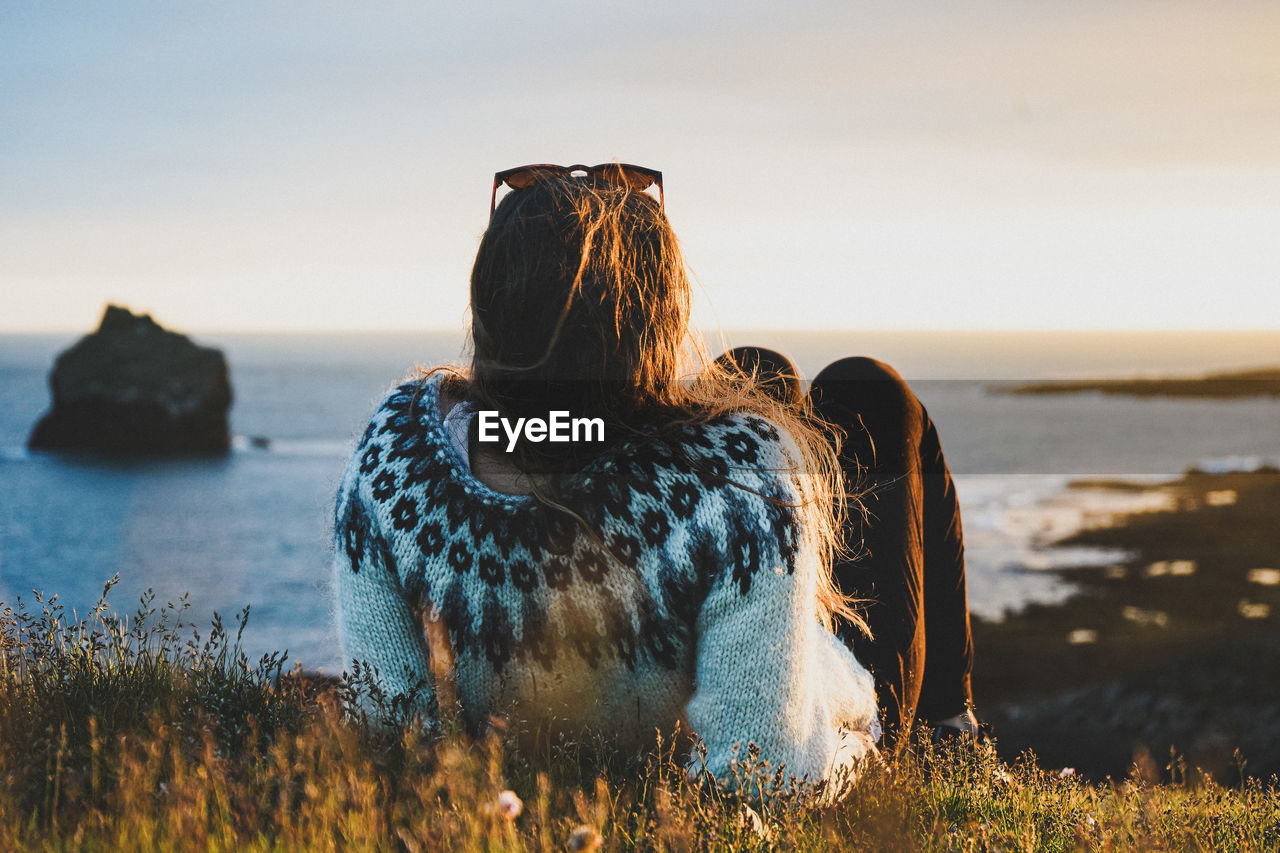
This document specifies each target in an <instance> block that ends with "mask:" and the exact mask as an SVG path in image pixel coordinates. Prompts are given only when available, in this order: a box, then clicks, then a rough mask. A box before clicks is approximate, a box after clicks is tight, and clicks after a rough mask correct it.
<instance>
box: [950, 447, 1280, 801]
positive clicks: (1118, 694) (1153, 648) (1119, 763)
mask: <svg viewBox="0 0 1280 853" xmlns="http://www.w3.org/2000/svg"><path fill="white" fill-rule="evenodd" d="M1079 485H1083V486H1085V487H1087V488H1093V489H1096V488H1105V487H1111V488H1115V489H1119V490H1125V491H1129V492H1133V491H1137V492H1140V493H1145V494H1150V495H1158V496H1160V497H1161V498H1162V501H1153V504H1156V503H1161V502H1163V503H1164V504H1165V508H1163V509H1151V510H1148V511H1141V512H1130V513H1124V514H1121V515H1119V516H1116V517H1115V518H1114V519H1112V520H1111V522H1110V523H1108V524H1106V525H1102V526H1097V527H1091V528H1086V529H1084V530H1080V531H1078V532H1076V533H1074V534H1072V535H1069V536H1067V537H1065V538H1063V539H1061V540H1059V541H1058V542H1057V543H1055V547H1057V548H1064V549H1065V548H1075V547H1088V548H1104V549H1108V550H1111V549H1114V550H1115V551H1117V552H1120V553H1123V554H1124V555H1125V556H1124V558H1123V559H1121V560H1118V561H1116V562H1115V563H1112V564H1111V565H1105V566H1099V565H1086V566H1068V567H1063V568H1055V569H1051V570H1049V571H1050V572H1051V573H1052V574H1053V575H1055V576H1056V577H1058V578H1060V579H1062V580H1063V581H1066V582H1068V583H1070V584H1072V585H1073V586H1074V587H1075V589H1076V591H1075V593H1074V594H1072V595H1071V596H1070V597H1069V598H1067V599H1066V600H1065V601H1063V602H1062V603H1060V604H1035V605H1031V606H1029V607H1027V608H1026V609H1024V610H1023V611H1021V612H1019V613H1017V614H1011V615H1007V616H1006V617H1005V618H1004V619H1003V620H1001V621H999V622H996V621H988V620H983V619H979V618H975V620H974V625H973V632H974V645H975V649H976V658H975V670H974V694H975V696H976V698H977V701H978V708H979V712H980V714H981V715H982V716H983V717H984V718H986V719H988V720H990V721H991V722H992V723H993V724H994V726H995V731H996V734H997V736H998V738H999V748H1000V751H1001V753H1002V754H1004V755H1006V757H1009V758H1013V757H1016V756H1017V755H1018V754H1019V753H1021V752H1022V751H1024V750H1026V749H1032V750H1034V751H1035V753H1036V755H1037V756H1038V758H1039V760H1040V762H1041V763H1042V764H1043V765H1045V766H1057V767H1061V766H1064V765H1065V766H1071V767H1075V768H1076V769H1077V770H1078V771H1079V772H1081V773H1082V774H1085V775H1087V776H1090V777H1093V778H1102V777H1104V776H1107V775H1110V776H1112V777H1113V778H1121V777H1123V776H1125V775H1126V774H1127V773H1128V770H1129V768H1130V767H1131V766H1132V764H1133V763H1134V762H1135V759H1136V760H1139V761H1140V762H1141V761H1147V760H1152V759H1149V758H1148V759H1143V758H1142V756H1143V755H1144V754H1145V755H1147V756H1154V757H1155V758H1154V759H1153V760H1154V761H1155V762H1157V763H1158V764H1160V765H1161V766H1163V765H1164V764H1165V763H1167V757H1168V756H1169V754H1170V748H1173V749H1175V750H1177V752H1178V753H1179V754H1181V755H1185V756H1186V758H1187V761H1188V763H1190V764H1196V765H1199V766H1201V767H1204V768H1205V769H1207V770H1209V771H1210V772H1212V773H1213V774H1214V775H1215V777H1217V778H1218V779H1219V781H1222V782H1233V781H1238V780H1239V770H1238V768H1237V758H1236V749H1237V748H1238V749H1239V751H1240V755H1241V757H1242V758H1243V759H1244V760H1245V761H1246V762H1247V764H1246V765H1245V768H1244V772H1245V773H1246V774H1247V775H1251V776H1261V777H1264V778H1265V777H1266V776H1268V775H1270V774H1273V773H1278V772H1280V684H1277V683H1275V679H1274V678H1273V677H1272V675H1273V674H1274V673H1275V672H1280V524H1277V521H1276V520H1277V519H1280V472H1277V471H1275V470H1274V469H1262V470H1259V471H1255V472H1250V473H1215V474H1206V473H1201V472H1189V473H1188V474H1186V475H1185V476H1183V477H1181V478H1179V479H1176V480H1172V481H1167V482H1163V483H1158V484H1141V483H1131V482H1127V481H1104V482H1097V481H1094V482H1089V483H1087V484H1079Z"/></svg>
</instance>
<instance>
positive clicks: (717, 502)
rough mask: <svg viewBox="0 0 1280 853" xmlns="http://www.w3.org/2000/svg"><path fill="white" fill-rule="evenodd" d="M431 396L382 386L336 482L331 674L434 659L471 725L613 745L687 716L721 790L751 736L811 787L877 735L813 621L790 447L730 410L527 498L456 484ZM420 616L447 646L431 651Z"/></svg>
mask: <svg viewBox="0 0 1280 853" xmlns="http://www.w3.org/2000/svg"><path fill="white" fill-rule="evenodd" d="M444 381H445V380H444V377H443V376H442V375H441V374H436V375H434V376H432V377H430V378H429V379H425V380H420V381H417V382H411V383H407V384H405V385H402V386H400V387H399V388H397V389H395V391H393V392H392V393H391V394H390V395H389V396H388V397H387V398H386V400H385V401H384V403H383V404H382V406H381V407H380V409H379V410H378V412H377V413H376V414H375V416H374V418H373V420H372V422H371V423H370V425H369V428H368V430H367V431H366V432H365V435H364V438H363V440H362V441H361V443H360V446H359V447H358V448H357V451H356V453H355V454H354V456H353V458H352V462H351V465H350V466H349V468H348V470H347V473H346V476H345V477H344V481H343V485H342V489H341V492H340V494H339V501H338V509H337V517H336V534H337V541H338V566H337V571H336V577H337V591H338V605H339V616H340V619H339V622H340V632H341V635H342V638H343V644H344V649H345V652H346V655H347V658H348V660H351V661H365V662H367V663H369V664H371V665H373V666H375V667H376V668H377V669H378V672H379V681H380V684H381V685H382V686H383V689H385V690H387V691H388V692H389V693H392V694H395V693H403V692H408V690H409V688H410V686H411V685H413V684H414V683H415V682H423V683H427V684H430V683H431V682H432V675H431V672H432V669H431V666H430V662H431V656H432V655H435V656H437V658H439V657H440V656H444V655H449V656H451V658H452V670H451V673H452V679H453V681H454V684H455V685H456V689H457V695H458V699H459V701H460V704H461V710H462V713H463V716H464V719H465V720H466V721H467V722H468V724H469V725H471V726H473V727H479V726H481V725H483V724H484V722H485V721H486V720H487V719H488V717H489V716H490V715H493V714H498V715H501V716H504V717H506V718H508V719H509V720H511V721H512V722H513V724H514V726H515V727H516V729H517V730H520V731H524V732H534V733H549V734H552V735H555V734H561V733H563V734H570V735H577V734H583V733H587V732H597V733H602V734H605V735H606V736H607V737H608V738H609V739H610V740H611V741H613V742H614V743H616V744H617V746H618V747H619V748H620V749H628V750H629V749H633V748H637V747H641V746H644V745H646V744H648V743H651V742H652V739H653V733H654V729H655V728H658V729H662V730H670V729H671V728H672V727H673V726H674V725H675V724H676V723H677V722H678V721H683V722H685V723H687V724H688V725H689V726H690V727H692V729H693V730H694V732H695V733H696V734H698V735H699V736H700V737H701V738H702V739H703V740H704V742H705V745H706V747H707V757H706V762H707V767H708V769H709V770H711V771H712V772H713V773H716V774H717V775H720V774H723V773H725V772H726V771H727V770H728V766H729V761H730V760H731V759H732V757H733V756H734V754H735V750H736V749H737V748H739V747H740V748H741V749H745V747H746V744H747V742H754V743H756V744H757V745H758V746H759V747H760V748H761V751H762V754H763V755H764V757H765V758H766V759H768V760H770V761H772V762H773V763H774V764H775V765H776V764H778V763H786V764H787V765H788V768H789V771H790V772H791V773H794V774H796V775H798V776H808V777H809V778H811V779H818V778H825V777H826V776H828V775H829V774H830V773H831V772H832V770H833V769H836V768H839V767H840V766H845V765H847V764H848V763H849V762H850V760H851V759H852V758H855V757H857V754H858V753H859V752H860V751H861V749H862V748H863V747H864V745H865V739H863V738H859V737H856V736H854V737H852V738H850V736H849V735H848V732H865V731H866V730H867V729H869V728H870V727H872V725H873V724H874V720H875V713H876V712H875V700H874V692H873V687H872V683H871V679H870V676H869V675H868V674H867V673H866V671H865V670H863V669H862V667H861V666H859V665H858V664H857V662H856V661H855V660H854V659H853V657H852V655H851V654H850V653H849V652H848V651H847V649H845V647H844V646H843V645H841V644H840V643H839V642H838V641H836V640H835V638H834V637H833V636H832V635H831V633H830V632H829V631H828V630H827V629H825V628H824V627H823V626H822V624H821V623H820V621H819V618H818V617H819V614H818V606H819V604H818V594H817V585H818V581H819V577H820V574H821V562H820V561H821V553H820V549H819V548H818V547H817V545H816V542H815V537H814V536H813V535H811V534H812V530H811V525H810V523H809V520H808V515H809V511H808V509H807V504H806V501H805V500H804V495H803V494H802V492H803V489H802V487H801V481H800V478H801V477H802V476H803V473H802V471H801V470H800V469H799V468H798V461H797V458H798V457H797V455H796V454H795V453H794V452H793V450H794V448H793V446H792V445H791V443H790V441H789V439H788V437H787V435H786V434H785V433H783V432H782V431H780V430H779V429H778V428H777V427H776V426H775V425H774V424H772V423H771V422H769V421H768V420H765V419H763V418H759V417H755V416H751V415H745V414H736V415H727V416H722V417H720V418H715V419H712V420H711V421H709V422H706V423H701V424H697V423H695V424H691V425H689V426H685V427H683V428H682V429H680V430H679V431H677V432H671V431H666V432H665V433H664V435H665V436H666V437H658V436H657V435H650V436H644V435H638V436H637V437H636V438H634V439H631V440H627V441H623V442H621V443H618V444H616V445H615V446H613V447H612V448H611V449H610V450H608V451H606V452H605V453H604V454H602V455H601V456H599V457H597V458H596V459H595V460H594V461H592V462H590V463H588V464H587V465H586V466H585V467H583V468H582V469H581V470H579V471H577V472H576V473H573V474H570V475H567V476H565V477H562V478H559V479H558V482H557V485H556V488H555V489H554V492H553V494H552V495H551V498H552V500H551V501H543V500H539V499H537V498H535V497H533V496H529V495H510V494H503V493H500V492H497V491H495V490H493V489H491V488H489V487H488V486H486V485H485V484H484V483H482V482H481V481H480V480H478V479H476V477H474V476H472V474H471V473H470V470H469V467H468V465H467V463H466V460H465V459H464V458H462V457H461V456H460V455H459V452H458V450H457V449H455V446H454V444H453V442H452V441H451V439H450V436H449V434H448V431H447V429H446V427H445V426H444V424H443V413H442V411H441V408H440V402H441V400H440V397H441V386H442V383H443V382H444ZM552 504H554V505H552ZM432 619H438V620H439V623H440V624H441V625H442V626H443V627H444V629H445V631H444V632H442V633H443V635H445V636H447V638H448V648H447V649H446V648H442V647H441V644H440V643H438V642H437V643H429V642H428V641H427V639H426V638H427V636H428V635H430V634H431V632H430V631H429V630H428V623H429V622H430V620H432ZM429 646H430V648H429ZM437 662H439V661H438V660H437ZM434 703H435V697H434V693H433V692H432V691H431V690H430V689H428V691H427V692H426V693H423V694H421V701H420V703H419V706H418V709H419V710H420V711H421V712H422V713H423V714H424V716H426V717H427V718H428V719H437V718H438V709H437V708H436V707H435V704H434Z"/></svg>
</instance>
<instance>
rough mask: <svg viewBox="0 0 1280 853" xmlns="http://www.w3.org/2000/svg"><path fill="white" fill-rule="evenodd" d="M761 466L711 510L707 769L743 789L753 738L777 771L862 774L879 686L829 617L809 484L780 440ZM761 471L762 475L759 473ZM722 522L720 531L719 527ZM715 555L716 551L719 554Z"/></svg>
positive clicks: (700, 697)
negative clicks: (824, 610) (824, 614)
mask: <svg viewBox="0 0 1280 853" xmlns="http://www.w3.org/2000/svg"><path fill="white" fill-rule="evenodd" d="M761 452H762V454H763V455H764V456H766V457H767V458H764V459H762V460H761V463H762V469H761V470H759V471H757V472H755V474H754V475H752V476H750V477H746V478H744V477H739V476H734V479H735V480H737V481H738V482H743V480H744V479H749V480H751V481H752V482H748V483H745V485H750V486H753V488H754V489H755V490H756V491H761V492H764V494H768V495H770V496H771V497H773V498H774V500H770V499H768V498H765V497H763V496H761V495H759V494H755V493H753V491H749V490H747V489H739V488H736V487H733V486H729V487H727V488H726V489H725V490H723V491H724V500H723V504H722V506H721V507H720V509H719V510H717V511H716V512H715V514H714V515H712V516H711V517H710V518H707V519H705V522H706V523H707V525H708V528H709V529H711V532H713V533H716V534H718V533H719V532H720V530H719V529H722V530H723V531H724V534H723V535H722V536H720V535H715V536H712V537H711V539H712V541H716V540H718V541H719V542H721V543H723V544H722V547H721V548H717V549H714V550H713V551H712V555H714V559H715V560H716V561H717V562H718V563H719V566H718V567H717V569H718V570H717V571H715V572H714V573H712V576H713V578H714V580H713V582H712V584H711V586H710V588H709V590H708V593H707V596H706V598H705V600H704V602H703V605H702V608H701V610H700V612H699V614H698V617H697V620H696V631H697V636H698V640H697V650H696V656H695V687H694V693H693V695H692V697H691V699H690V701H689V703H688V706H687V708H686V716H687V718H688V721H689V725H690V727H691V728H692V729H693V730H694V732H696V733H697V734H698V735H699V736H700V737H701V739H702V743H703V746H704V747H705V749H706V754H705V757H702V756H695V759H694V762H693V764H692V765H691V767H690V771H691V772H698V771H701V770H702V769H703V767H704V761H705V769H706V771H707V772H709V773H711V774H712V775H714V776H715V777H716V778H717V779H718V780H719V781H720V782H721V783H723V784H727V785H730V786H734V785H735V784H736V783H737V782H738V781H740V780H737V779H735V778H734V765H733V761H734V759H735V758H737V759H738V761H740V762H741V761H744V760H745V759H746V757H747V751H748V745H749V744H755V746H757V747H758V748H759V750H760V757H761V758H762V759H763V760H765V761H768V762H769V764H770V766H771V768H772V769H773V770H776V769H777V768H778V766H779V765H785V767H786V769H785V771H784V773H785V774H787V775H792V776H795V777H797V778H800V779H806V780H808V781H810V782H819V781H823V780H830V779H833V778H834V779H835V780H836V781H839V780H840V779H841V777H847V774H852V773H854V772H855V771H856V770H857V769H858V766H859V764H860V763H861V762H862V761H863V760H865V759H866V758H867V757H868V756H869V754H872V753H874V752H875V747H874V744H873V735H871V734H870V733H871V732H873V731H878V720H877V712H876V705H875V686H874V681H873V679H872V677H871V675H870V673H868V672H867V671H866V670H865V669H864V668H863V667H862V666H861V665H860V664H859V663H858V661H857V660H856V659H855V658H854V656H853V654H852V653H851V652H850V651H849V650H848V649H847V648H846V647H845V646H844V645H843V644H842V643H840V641H839V640H837V639H836V637H835V636H834V635H832V633H831V632H830V631H829V630H827V629H826V628H825V627H824V626H823V625H822V623H821V622H820V621H819V619H818V610H817V608H818V601H817V582H818V577H819V568H820V564H819V562H818V552H817V550H816V548H815V547H814V546H813V544H812V540H811V539H810V538H809V533H810V531H809V530H807V529H806V527H807V525H806V521H805V519H806V516H807V512H806V510H805V509H804V507H803V506H799V507H787V506H783V505H780V504H782V503H796V502H798V501H799V494H800V489H799V487H798V486H797V484H796V482H795V480H794V476H795V474H794V472H790V473H789V472H788V471H787V470H786V469H787V468H789V467H790V460H791V459H792V458H793V457H791V456H790V454H787V453H785V452H784V451H783V450H782V448H781V446H780V445H778V444H773V445H768V444H766V445H764V446H763V448H762V451H761ZM757 475H758V476H757ZM715 528H719V529H715ZM709 556H711V555H709Z"/></svg>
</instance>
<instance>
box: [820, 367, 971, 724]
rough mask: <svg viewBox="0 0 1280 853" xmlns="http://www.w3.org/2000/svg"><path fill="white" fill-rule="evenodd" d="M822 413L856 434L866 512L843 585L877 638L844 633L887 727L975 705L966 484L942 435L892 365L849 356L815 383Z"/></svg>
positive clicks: (850, 471)
mask: <svg viewBox="0 0 1280 853" xmlns="http://www.w3.org/2000/svg"><path fill="white" fill-rule="evenodd" d="M809 395H810V398H811V399H812V401H813V405H814V407H815V409H816V410H817V411H818V412H819V413H820V414H821V415H822V416H823V417H824V418H825V419H826V420H827V421H829V422H831V423H833V424H835V425H837V426H839V427H841V428H842V429H843V430H845V432H846V434H847V437H846V439H845V444H844V447H843V448H842V450H841V453H840V459H841V463H842V465H843V467H844V470H845V475H846V477H847V478H848V481H849V483H850V484H851V487H853V488H855V489H857V490H858V491H859V492H862V494H861V503H862V508H863V514H861V515H860V514H859V513H858V512H857V511H856V510H855V511H854V512H853V513H852V517H851V518H850V520H849V524H848V530H849V534H850V544H851V545H852V546H853V547H854V548H855V549H856V553H855V556H854V558H853V559H850V560H845V561H841V562H839V563H837V565H836V566H835V577H836V582H837V583H838V584H839V586H840V589H841V591H842V592H844V593H846V594H848V595H852V596H854V597H856V598H859V599H863V600H864V601H865V602H866V603H865V605H864V606H865V607H866V617H867V622H868V625H869V627H870V628H871V632H872V638H871V639H870V640H868V639H867V638H866V637H864V636H862V635H861V634H858V633H857V632H854V631H852V630H846V631H845V632H844V639H845V640H846V641H847V642H849V643H850V645H851V646H852V647H853V650H854V652H855V654H856V655H857V656H858V659H859V660H861V661H862V662H863V663H865V664H866V665H867V666H868V667H870V668H871V669H872V671H873V672H874V674H875V678H876V690H877V695H878V696H879V698H880V704H881V707H882V709H883V712H884V716H885V719H884V723H885V729H886V732H888V733H889V734H890V736H891V737H892V736H893V734H894V733H895V732H898V731H906V730H908V729H909V728H910V726H911V724H912V723H913V722H914V721H915V720H928V721H931V722H933V723H935V724H936V723H938V722H941V721H942V720H944V719H946V718H948V717H952V716H955V715H957V714H961V713H963V712H964V711H965V710H966V709H967V708H968V706H969V705H970V704H971V703H972V693H971V691H970V686H969V673H970V669H971V667H972V662H973V642H972V638H971V635H970V631H969V608H968V599H967V595H966V591H965V575H964V544H963V536H962V531H961V525H960V509H959V505H958V503H957V501H956V494H955V485H954V483H953V482H952V480H951V474H950V472H949V471H948V470H947V465H946V461H945V459H944V457H943V454H942V446H941V444H940V443H939V441H938V433H937V430H936V428H935V427H934V425H933V421H932V420H930V418H929V415H928V412H926V411H925V408H924V406H923V405H921V403H920V401H919V399H917V398H916V396H915V394H914V393H913V392H912V391H911V389H910V388H909V387H908V386H907V383H906V382H905V381H904V380H903V379H902V377H901V376H899V375H898V373H897V371H895V370H894V369H893V368H892V367H889V366H888V365H886V364H884V363H882V362H879V361H876V360H874V359H869V358H845V359H841V360H840V361H837V362H835V363H834V364H831V365H830V366H828V367H827V368H825V369H824V370H823V371H822V372H821V373H819V374H818V376H817V377H816V378H815V379H814V381H813V383H812V386H811V388H810V391H809Z"/></svg>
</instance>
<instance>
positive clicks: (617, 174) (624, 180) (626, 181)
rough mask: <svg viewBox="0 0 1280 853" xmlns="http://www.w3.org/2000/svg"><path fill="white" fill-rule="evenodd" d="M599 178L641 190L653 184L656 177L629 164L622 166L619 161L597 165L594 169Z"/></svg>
mask: <svg viewBox="0 0 1280 853" xmlns="http://www.w3.org/2000/svg"><path fill="white" fill-rule="evenodd" d="M593 172H594V174H595V175H596V177H598V178H602V179H604V180H606V181H609V182H610V183H614V184H617V185H619V186H623V187H628V188H630V189H632V190H635V191H637V192H639V191H640V190H646V189H648V188H649V187H651V186H653V183H654V178H653V175H650V174H649V173H647V172H641V171H640V170H639V169H632V168H630V167H628V166H620V165H618V164H617V163H608V164H606V165H603V166H597V167H596V168H595V169H594V170H593Z"/></svg>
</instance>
